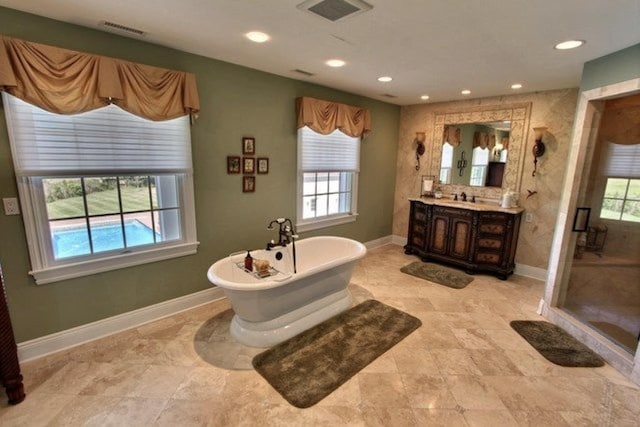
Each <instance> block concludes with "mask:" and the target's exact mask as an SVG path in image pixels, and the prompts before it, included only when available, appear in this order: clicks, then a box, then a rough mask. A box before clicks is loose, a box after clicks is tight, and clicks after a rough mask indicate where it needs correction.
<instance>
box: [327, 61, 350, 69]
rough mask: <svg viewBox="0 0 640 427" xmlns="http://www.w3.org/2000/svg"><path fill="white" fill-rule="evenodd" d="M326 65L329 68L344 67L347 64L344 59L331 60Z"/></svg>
mask: <svg viewBox="0 0 640 427" xmlns="http://www.w3.org/2000/svg"><path fill="white" fill-rule="evenodd" d="M325 64H327V65H328V66H329V67H334V68H337V67H343V66H344V64H345V62H344V61H343V60H342V59H330V60H328V61H327V62H325Z"/></svg>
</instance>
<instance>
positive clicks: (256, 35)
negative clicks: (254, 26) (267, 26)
mask: <svg viewBox="0 0 640 427" xmlns="http://www.w3.org/2000/svg"><path fill="white" fill-rule="evenodd" d="M245 36H246V37H247V38H248V39H249V40H251V41H252V42H256V43H264V42H266V41H267V40H269V39H270V38H271V37H269V35H268V34H265V33H261V32H260V31H251V32H248V33H247V34H245Z"/></svg>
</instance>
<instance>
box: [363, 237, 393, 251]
mask: <svg viewBox="0 0 640 427" xmlns="http://www.w3.org/2000/svg"><path fill="white" fill-rule="evenodd" d="M389 243H391V236H384V237H380V238H379V239H375V240H369V241H368V242H364V245H365V246H366V247H367V249H375V248H379V247H382V246H384V245H388V244H389Z"/></svg>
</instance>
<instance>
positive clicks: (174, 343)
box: [0, 245, 640, 427]
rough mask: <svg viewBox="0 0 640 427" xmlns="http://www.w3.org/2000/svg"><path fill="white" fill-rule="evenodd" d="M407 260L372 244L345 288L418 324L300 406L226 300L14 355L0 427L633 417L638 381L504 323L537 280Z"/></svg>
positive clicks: (619, 421)
mask: <svg viewBox="0 0 640 427" xmlns="http://www.w3.org/2000/svg"><path fill="white" fill-rule="evenodd" d="M415 260H416V257H413V256H407V255H405V254H403V252H402V248H400V247H397V246H393V245H389V246H386V247H383V248H378V249H374V250H370V251H369V253H368V254H367V256H366V257H365V258H364V259H363V260H362V261H361V262H360V264H359V265H358V266H357V267H356V270H355V272H354V275H353V280H352V284H351V285H350V286H349V292H351V294H352V295H353V296H354V300H355V301H356V302H360V301H364V300H366V299H370V298H372V297H374V296H375V298H377V299H379V300H380V301H381V302H384V303H387V304H390V305H392V306H396V307H398V308H400V309H402V310H404V311H406V312H408V313H410V314H412V315H414V316H415V317H417V318H419V319H420V320H421V321H422V326H421V327H420V328H419V329H417V330H416V331H414V332H413V333H411V334H410V335H409V336H407V337H406V338H405V339H403V340H402V341H401V342H400V343H398V344H397V345H396V346H394V347H393V348H392V349H390V350H389V351H387V352H386V353H385V354H384V355H383V356H382V357H380V358H379V359H378V360H376V361H374V362H373V363H372V364H370V365H369V366H368V367H367V368H366V369H365V370H364V371H362V372H360V373H358V374H356V376H354V377H353V378H351V379H350V380H349V381H347V382H346V383H345V384H343V385H342V386H341V387H339V388H338V389H337V390H335V391H334V392H333V393H331V394H330V395H329V396H327V397H326V398H325V399H323V400H322V401H320V402H319V403H318V404H316V405H315V406H313V407H311V408H307V409H298V408H295V407H293V406H292V405H290V404H289V403H287V402H286V400H285V399H284V398H283V397H282V396H280V395H279V394H278V392H277V391H276V390H274V389H273V387H271V386H270V385H269V384H268V383H267V382H266V381H265V380H264V379H263V378H262V377H261V376H260V375H259V374H257V373H256V372H255V371H254V370H253V368H252V366H251V360H252V359H253V357H254V356H255V355H256V354H257V353H259V352H261V351H262V349H254V348H249V347H246V346H243V345H240V344H239V343H237V342H235V340H233V338H232V337H231V336H230V334H229V324H230V321H231V318H232V316H233V312H232V311H231V310H230V305H229V303H228V301H226V300H220V301H216V302H212V303H209V304H205V305H203V306H200V307H198V308H195V309H193V310H187V311H185V312H182V313H179V314H177V315H175V316H170V317H167V318H165V319H160V320H158V321H155V322H152V323H149V324H146V325H143V326H140V327H138V328H134V329H130V330H127V331H124V332H122V333H118V334H115V335H112V336H109V337H105V338H102V339H99V340H96V341H94V342H91V343H87V344H83V345H81V346H79V347H76V348H73V349H69V350H65V351H63V352H60V353H57V354H54V355H49V356H46V357H44V358H41V359H39V360H35V361H31V362H28V363H25V364H23V375H24V376H25V386H26V390H27V399H26V400H25V401H24V402H23V403H21V404H19V405H17V406H11V407H9V406H8V405H7V403H6V400H5V401H4V402H0V425H2V427H5V426H28V427H31V426H45V425H65V426H67V425H71V426H73V425H100V426H118V427H119V426H144V427H146V426H149V425H172V426H177V425H179V426H182V425H207V426H209V425H210V426H225V427H227V426H236V425H247V426H251V427H253V426H273V425H278V426H296V427H298V426H318V425H327V426H332V427H333V426H337V425H353V426H365V425H366V426H378V425H381V426H394V427H395V426H431V425H444V426H447V425H451V426H467V425H496V426H500V425H516V423H517V425H521V426H536V427H537V426H545V427H546V426H556V425H557V426H564V425H571V426H591V425H594V426H596V425H597V426H616V427H617V426H627V425H629V426H636V425H638V422H637V420H638V419H640V390H639V389H638V386H636V385H633V384H632V383H630V382H629V380H628V379H627V378H625V377H624V376H622V375H621V374H620V373H618V372H617V371H615V370H614V369H613V368H611V366H608V365H607V366H605V367H603V368H597V369H590V368H563V367H560V366H556V365H554V364H552V363H550V362H549V361H547V360H546V359H544V358H543V357H542V356H541V355H540V354H539V353H538V352H536V351H535V350H534V349H533V348H531V346H530V345H529V344H528V343H527V342H526V341H525V340H524V339H522V338H521V337H520V336H519V335H518V334H517V333H516V332H515V331H513V330H512V329H511V327H510V326H509V322H510V321H511V320H515V319H528V318H539V316H537V315H536V314H535V308H536V307H537V304H538V301H539V300H540V298H541V296H542V291H543V288H544V284H543V283H542V282H538V281H535V280H531V279H527V278H522V277H519V276H511V277H510V278H509V280H507V281H501V280H498V279H496V278H493V277H491V276H486V275H476V276H474V281H473V282H472V283H471V284H470V285H469V286H467V287H466V288H465V289H460V290H457V289H451V288H448V287H446V286H441V285H438V284H434V283H431V282H428V281H425V280H422V279H419V278H415V277H412V276H409V275H406V274H403V273H401V272H400V271H399V269H400V267H402V266H403V265H406V264H409V263H411V262H413V261H415Z"/></svg>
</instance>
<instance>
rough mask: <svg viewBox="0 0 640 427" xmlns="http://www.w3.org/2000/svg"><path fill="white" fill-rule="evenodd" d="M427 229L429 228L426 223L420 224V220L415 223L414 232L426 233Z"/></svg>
mask: <svg viewBox="0 0 640 427" xmlns="http://www.w3.org/2000/svg"><path fill="white" fill-rule="evenodd" d="M426 230H427V226H426V225H425V224H420V223H418V222H414V223H413V233H414V234H420V235H424V233H425V231H426Z"/></svg>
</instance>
